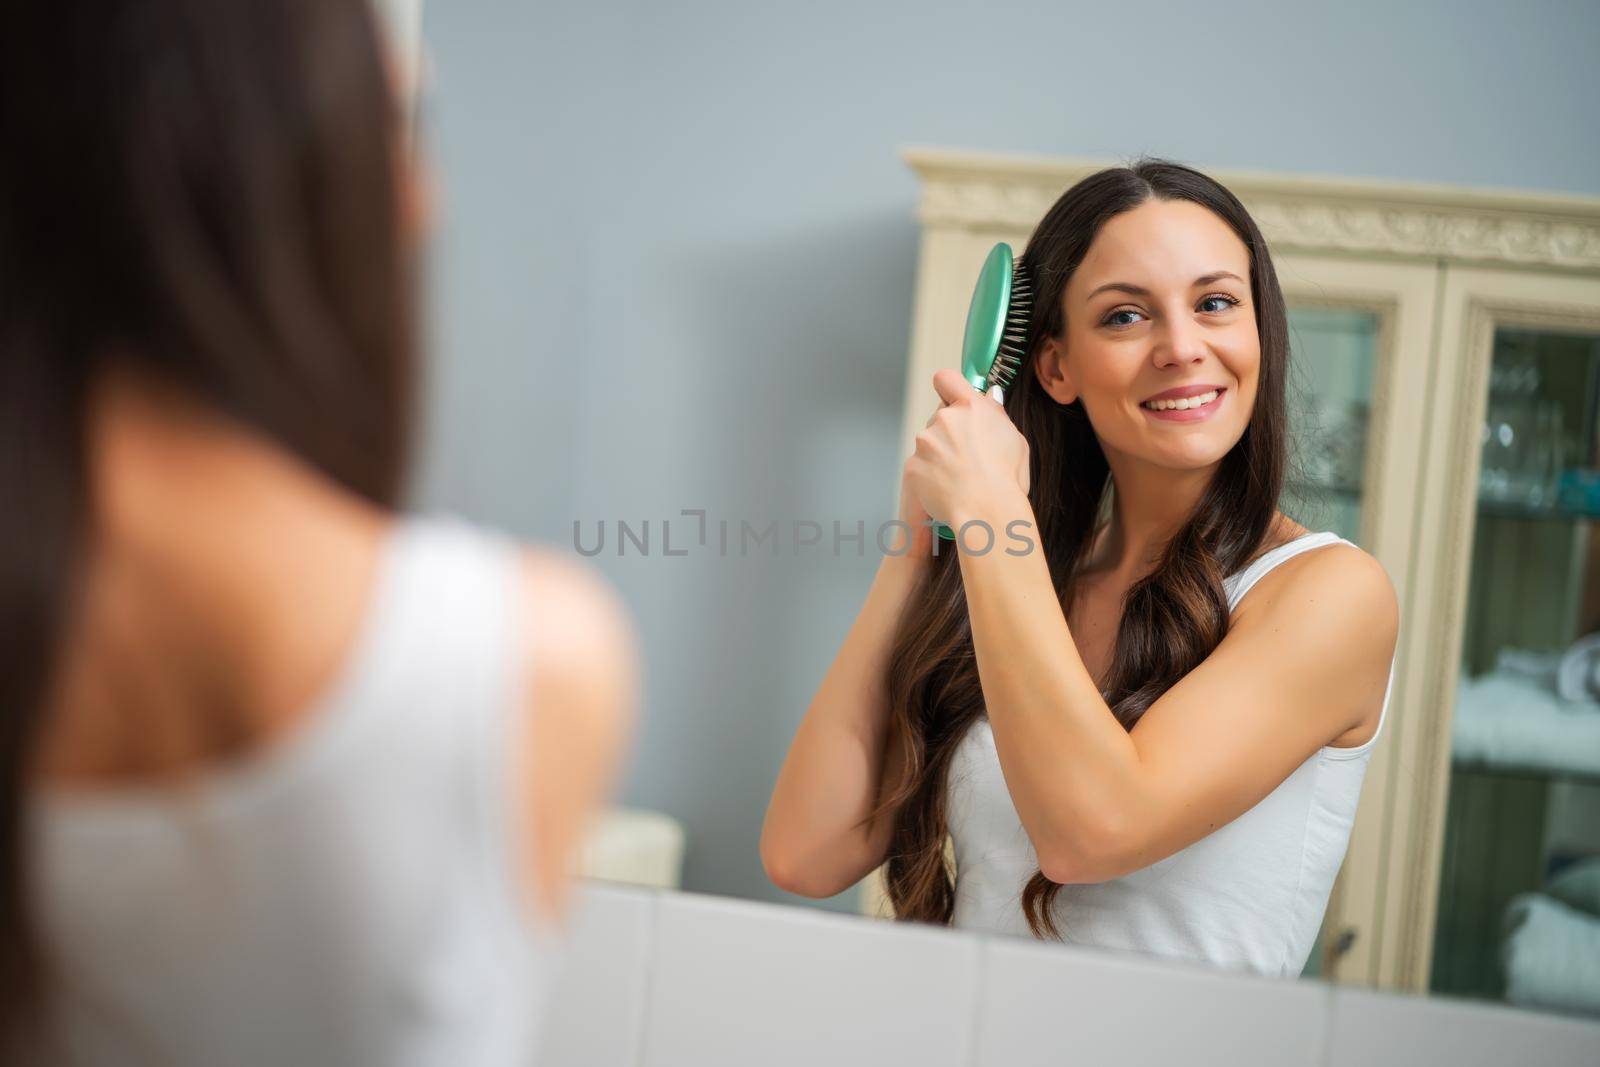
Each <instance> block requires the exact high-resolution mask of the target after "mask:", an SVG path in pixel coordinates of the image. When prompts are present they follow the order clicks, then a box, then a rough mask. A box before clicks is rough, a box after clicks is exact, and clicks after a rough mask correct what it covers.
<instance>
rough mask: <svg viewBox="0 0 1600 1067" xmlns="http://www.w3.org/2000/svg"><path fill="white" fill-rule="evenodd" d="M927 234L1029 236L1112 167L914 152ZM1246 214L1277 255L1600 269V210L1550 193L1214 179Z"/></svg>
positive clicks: (1248, 175)
mask: <svg viewBox="0 0 1600 1067" xmlns="http://www.w3.org/2000/svg"><path fill="white" fill-rule="evenodd" d="M904 158H905V159H906V161H907V162H908V163H910V164H911V166H912V168H913V169H915V170H916V171H917V173H918V174H919V175H920V176H921V177H922V181H923V186H922V198H921V203H920V205H919V208H918V217H919V218H920V219H921V221H922V223H923V225H924V226H954V227H964V228H971V229H993V228H996V227H1006V228H1020V229H1023V230H1031V229H1032V228H1033V225H1034V223H1036V222H1038V221H1039V219H1040V218H1041V217H1042V216H1043V215H1044V213H1045V211H1046V210H1047V209H1048V208H1049V207H1050V205H1051V204H1053V203H1055V200H1056V198H1057V197H1058V196H1060V195H1061V194H1062V192H1064V191H1065V190H1066V189H1067V188H1068V187H1069V186H1071V185H1072V184H1073V183H1074V182H1076V181H1077V180H1078V179H1080V178H1083V177H1085V176H1087V175H1089V174H1092V173H1094V172H1095V171H1097V170H1100V169H1101V168H1103V167H1107V166H1115V165H1116V163H1115V162H1114V161H1111V160H1105V161H1099V162H1094V163H1087V162H1075V161H1067V160H1051V159H1041V158H1037V157H1027V156H990V155H976V154H971V153H965V152H946V151H939V150H932V149H912V150H908V151H906V152H905V153H904ZM1207 173H1208V174H1210V175H1211V176H1212V177H1214V178H1216V179H1217V180H1218V181H1220V182H1222V184H1224V185H1226V186H1227V187H1228V188H1229V189H1230V190H1232V191H1233V193H1234V195H1236V196H1238V197H1239V199H1240V200H1241V201H1242V202H1243V203H1244V205H1245V206H1246V207H1247V208H1249V209H1250V213H1251V215H1253V216H1254V217H1255V220H1256V224H1257V225H1258V226H1260V227H1261V232H1262V234H1263V235H1264V236H1265V237H1266V238H1267V241H1268V243H1269V244H1271V245H1272V246H1273V248H1274V249H1281V250H1290V249H1293V250H1297V251H1306V252H1352V253H1360V254H1363V255H1373V256H1380V257H1382V258H1385V259H1389V258H1396V257H1410V258H1429V259H1432V258H1442V259H1450V260H1454V261H1456V262H1460V263H1483V264H1499V265H1521V264H1526V265H1532V266H1539V267H1556V268H1563V269H1573V270H1600V206H1597V202H1596V201H1595V200H1593V199H1589V198H1586V197H1576V196H1561V195H1557V194H1550V193H1526V192H1524V193H1498V192H1488V191H1479V190H1466V189H1460V188H1456V187H1451V186H1442V185H1423V184H1401V183H1394V182H1372V181H1356V180H1352V179H1331V178H1314V177H1298V176H1289V175H1270V174H1263V173H1259V172H1254V171H1237V170H1207Z"/></svg>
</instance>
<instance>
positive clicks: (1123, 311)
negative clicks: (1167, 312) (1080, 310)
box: [1100, 293, 1239, 329]
mask: <svg viewBox="0 0 1600 1067" xmlns="http://www.w3.org/2000/svg"><path fill="white" fill-rule="evenodd" d="M1213 300H1216V301H1221V303H1222V306H1221V307H1217V308H1210V309H1207V310H1210V311H1211V312H1212V313H1213V314H1216V313H1218V312H1223V311H1227V310H1228V309H1229V308H1233V307H1237V306H1238V305H1239V301H1237V300H1235V299H1234V298H1233V297H1231V296H1224V295H1222V294H1220V293H1213V294H1211V295H1210V296H1208V297H1206V298H1205V299H1203V300H1201V301H1200V307H1201V308H1202V309H1206V305H1207V304H1210V303H1211V302H1212V301H1213ZM1139 314H1142V312H1139V311H1135V310H1134V309H1133V308H1118V309H1117V310H1115V311H1113V312H1111V313H1110V314H1108V315H1107V316H1106V317H1105V318H1103V319H1101V320H1100V325H1102V326H1110V327H1113V328H1115V329H1121V328H1123V327H1127V326H1132V325H1133V323H1131V322H1114V321H1112V320H1114V319H1115V318H1116V317H1117V316H1118V315H1139Z"/></svg>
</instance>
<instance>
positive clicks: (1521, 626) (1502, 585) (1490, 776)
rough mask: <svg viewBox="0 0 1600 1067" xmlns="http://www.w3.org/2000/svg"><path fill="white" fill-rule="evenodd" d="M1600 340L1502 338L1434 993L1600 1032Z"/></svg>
mask: <svg viewBox="0 0 1600 1067" xmlns="http://www.w3.org/2000/svg"><path fill="white" fill-rule="evenodd" d="M1597 404H1600V336H1597V335H1596V334H1593V333H1588V332H1584V331H1581V330H1561V331H1556V330H1548V329H1541V328H1537V327H1509V326H1506V325H1503V324H1500V323H1497V324H1496V325H1495V327H1494V332H1493V342H1492V349H1491V364H1490V373H1489V378H1488V398H1487V404H1486V406H1485V408H1484V412H1485V414H1484V417H1483V419H1482V426H1481V431H1480V433H1479V434H1478V444H1479V445H1480V446H1481V449H1482V454H1481V460H1480V464H1481V465H1480V469H1479V474H1478V479H1477V501H1476V510H1475V514H1474V515H1473V516H1472V520H1471V521H1472V530H1473V533H1472V548H1471V557H1470V564H1469V568H1468V577H1467V590H1466V602H1465V613H1464V625H1463V634H1462V641H1461V647H1460V661H1459V664H1458V672H1459V673H1458V678H1457V681H1456V696H1455V704H1454V710H1453V716H1452V723H1451V730H1450V734H1451V738H1450V749H1449V781H1448V801H1447V805H1446V809H1445V815H1444V830H1443V836H1444V840H1443V852H1442V859H1441V866H1440V869H1439V880H1438V893H1437V902H1436V921H1435V925H1434V930H1433V947H1432V965H1431V968H1430V970H1429V975H1430V977H1429V988H1430V990H1431V991H1432V992H1435V993H1440V994H1449V995H1454V996H1463V997H1473V998H1480V999H1487V1000H1495V1001H1504V1002H1508V1003H1511V1004H1514V1005H1518V1006H1522V1007H1528V1008H1533V1009H1537V1010H1542V1011H1571V1012H1577V1013H1580V1014H1589V1015H1597V1016H1600V977H1597V975H1600V538H1597V537H1596V536H1595V520H1596V519H1597V518H1600V435H1597V431H1596V425H1597V418H1596V414H1597Z"/></svg>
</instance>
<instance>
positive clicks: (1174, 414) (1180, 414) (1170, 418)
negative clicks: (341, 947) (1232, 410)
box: [1139, 389, 1228, 422]
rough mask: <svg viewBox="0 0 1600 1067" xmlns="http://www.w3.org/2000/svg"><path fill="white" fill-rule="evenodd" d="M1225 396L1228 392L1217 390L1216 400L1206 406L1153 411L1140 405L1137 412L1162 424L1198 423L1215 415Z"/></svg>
mask: <svg viewBox="0 0 1600 1067" xmlns="http://www.w3.org/2000/svg"><path fill="white" fill-rule="evenodd" d="M1227 395H1228V391H1227V390H1226V389H1219V390H1217V398H1216V399H1215V400H1213V401H1211V403H1209V404H1206V405H1205V406H1204V407H1198V408H1183V409H1181V410H1180V409H1177V408H1171V409H1169V410H1167V411H1153V410H1151V409H1150V408H1147V407H1145V406H1144V405H1143V404H1140V405H1139V410H1140V411H1142V412H1144V413H1145V414H1146V415H1149V416H1150V417H1151V418H1152V419H1160V420H1161V421H1162V422H1199V421H1201V420H1202V419H1209V418H1210V417H1211V416H1212V415H1215V414H1216V413H1217V409H1219V408H1221V407H1222V401H1223V400H1224V399H1225V398H1226V397H1227Z"/></svg>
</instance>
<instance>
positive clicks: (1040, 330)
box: [869, 158, 1289, 940]
mask: <svg viewBox="0 0 1600 1067" xmlns="http://www.w3.org/2000/svg"><path fill="white" fill-rule="evenodd" d="M1150 200H1164V201H1172V200H1187V201H1190V202H1193V203H1195V204H1199V205H1200V206H1202V207H1205V208H1207V209H1209V210H1210V211H1211V212H1212V213H1213V214H1214V215H1216V216H1217V217H1218V218H1220V219H1221V220H1222V221H1224V222H1226V223H1227V224H1228V225H1229V226H1230V227H1231V228H1232V229H1233V231H1234V233H1236V234H1237V235H1238V237H1239V239H1240V240H1241V241H1242V242H1244V245H1245V247H1246V248H1247V249H1248V250H1249V253H1250V288H1251V293H1252V296H1253V298H1254V304H1255V309H1256V323H1257V331H1258V336H1259V341H1260V350H1261V369H1260V378H1259V383H1258V387H1257V393H1256V402H1255V409H1254V410H1253V411H1252V412H1251V415H1250V422H1249V424H1248V425H1247V426H1246V427H1245V431H1244V434H1243V435H1242V436H1241V437H1240V439H1239V441H1238V442H1237V443H1236V444H1235V445H1234V447H1233V448H1231V449H1230V450H1229V451H1228V453H1227V455H1225V456H1224V457H1223V458H1222V461H1221V464H1220V466H1219V467H1218V470H1217V472H1216V475H1215V477H1214V478H1213V479H1212V481H1211V483H1210V485H1209V486H1208V487H1207V489H1206V491H1205V493H1204V494H1203V495H1202V496H1201V498H1200V501H1199V503H1198V505H1197V506H1196V507H1195V509H1194V511H1193V512H1192V513H1191V514H1190V515H1189V517H1188V519H1187V520H1186V521H1185V522H1184V524H1183V526H1182V527H1181V528H1180V529H1179V530H1178V531H1177V532H1176V533H1175V534H1174V535H1173V536H1172V538H1171V539H1170V540H1169V541H1168V542H1167V544H1166V545H1165V546H1164V549H1163V552H1162V554H1161V557H1160V560H1159V562H1158V564H1157V566H1156V568H1155V570H1154V571H1153V572H1152V573H1150V574H1149V575H1147V576H1146V577H1144V578H1143V579H1141V580H1140V581H1138V582H1136V583H1135V584H1134V585H1133V586H1132V587H1131V588H1130V589H1129V590H1128V592H1127V595H1126V597H1125V598H1124V600H1123V604H1122V617H1121V621H1120V623H1119V624H1118V628H1117V636H1116V646H1115V653H1114V656H1113V661H1112V665H1111V668H1110V673H1109V675H1108V677H1107V682H1106V684H1107V688H1106V689H1105V690H1104V691H1103V692H1102V694H1101V695H1102V696H1103V697H1104V698H1105V700H1106V703H1107V704H1108V705H1110V707H1111V710H1112V713H1113V714H1114V715H1115V716H1116V718H1117V721H1118V722H1119V723H1121V724H1122V727H1123V728H1124V729H1127V730H1131V729H1133V726H1134V724H1135V723H1137V722H1138V721H1139V718H1140V716H1142V715H1143V714H1144V712H1145V710H1146V709H1147V708H1149V707H1150V705H1151V704H1153V703H1155V701H1156V699H1157V698H1158V697H1160V696H1161V694H1162V693H1165V692H1166V691H1167V690H1168V689H1169V688H1171V687H1172V686H1173V685H1174V684H1176V683H1177V682H1178V680H1179V679H1181V678H1182V677H1183V676H1184V675H1185V674H1187V673H1188V672H1190V671H1191V670H1193V669H1194V668H1195V667H1196V666H1198V665H1199V664H1200V663H1201V661H1203V660H1204V659H1205V658H1206V657H1207V656H1208V655H1209V654H1210V653H1211V651H1212V650H1213V649H1215V648H1216V647H1217V645H1218V644H1219V643H1221V641H1222V639H1223V637H1224V636H1225V635H1226V634H1227V632H1228V602H1227V596H1226V592H1225V590H1224V587H1223V578H1224V576H1225V575H1229V574H1233V573H1235V572H1237V571H1238V570H1240V569H1242V568H1243V567H1244V566H1245V565H1246V564H1247V563H1248V562H1249V561H1250V560H1251V559H1252V558H1253V557H1254V556H1255V555H1256V554H1257V553H1258V551H1259V550H1260V549H1262V548H1263V547H1264V543H1265V540H1266V538H1267V536H1268V534H1269V531H1270V530H1271V528H1272V525H1273V521H1274V519H1275V517H1276V513H1277V509H1278V502H1279V496H1280V494H1281V492H1282V489H1283V485H1284V480H1285V471H1286V468H1287V467H1288V462H1289V461H1288V454H1287V446H1286V422H1287V414H1286V410H1285V409H1286V404H1287V400H1286V396H1287V377H1288V371H1289V339H1288V320H1287V312H1286V309H1285V306H1284V300H1283V294H1282V292H1281V290H1280V289H1279V287H1278V279H1277V275H1276V273H1275V272H1274V270H1273V266H1272V259H1271V257H1270V255H1269V254H1268V251H1267V245H1266V242H1265V241H1264V240H1263V238H1262V236H1261V232H1260V230H1259V229H1258V228H1257V227H1256V224H1255V222H1254V221H1253V220H1252V219H1251V218H1250V215H1249V213H1248V212H1246V211H1245V208H1244V206H1243V205H1242V204H1241V203H1240V202H1239V201H1238V199H1237V198H1236V197H1234V195H1233V194H1232V193H1230V192H1229V191H1228V190H1227V189H1226V188H1224V187H1223V186H1222V185H1220V184H1219V183H1218V182H1216V181H1215V180H1213V179H1211V178H1209V177H1207V176H1206V175H1204V174H1202V173H1200V172H1199V171H1197V170H1194V169H1192V168H1189V167H1186V166H1183V165H1181V164H1179V163H1175V162H1172V161H1169V160H1164V159H1151V158H1141V159H1139V160H1137V161H1135V162H1133V163H1132V164H1130V165H1129V166H1125V167H1114V168H1108V169H1105V170H1102V171H1099V172H1097V173H1095V174H1091V175H1089V176H1088V177H1086V178H1084V179H1083V180H1082V181H1080V182H1078V183H1077V184H1076V185H1074V186H1073V187H1072V188H1070V189H1068V190H1067V191H1066V192H1065V193H1064V194H1062V196H1061V198H1060V199H1059V200H1057V201H1056V203H1055V204H1054V206H1052V207H1051V208H1050V210H1049V212H1047V213H1046V214H1045V216H1044V218H1043V219H1042V220H1040V222H1039V224H1038V226H1037V227H1036V228H1035V229H1034V231H1033V235H1032V236H1031V237H1030V238H1029V239H1028V244H1027V248H1026V250H1025V251H1024V252H1023V254H1022V256H1021V258H1020V262H1021V263H1022V265H1023V266H1024V267H1025V268H1026V269H1027V271H1028V273H1029V275H1030V276H1031V278H1032V280H1033V291H1034V308H1035V314H1034V316H1033V319H1032V321H1031V322H1030V323H1029V324H1028V332H1027V337H1026V342H1025V353H1026V354H1025V356H1024V359H1023V363H1022V367H1021V369H1020V372H1019V373H1018V375H1017V379H1016V381H1015V382H1014V383H1013V385H1012V388H1011V390H1010V392H1009V394H1008V395H1007V397H1006V399H1005V408H1006V413H1007V414H1008V415H1009V416H1010V417H1011V420H1012V422H1013V423H1014V424H1015V425H1016V427H1017V429H1018V430H1019V431H1021V433H1022V435H1023V437H1024V438H1025V439H1026V440H1027V442H1028V447H1029V466H1030V475H1031V482H1030V486H1031V487H1030V490H1029V494H1028V496H1029V500H1030V502H1031V504H1032V507H1033V511H1034V515H1035V517H1036V519H1037V522H1038V530H1037V533H1038V539H1039V543H1040V545H1041V547H1042V550H1043V551H1044V553H1045V560H1046V563H1047V564H1048V567H1049V571H1050V576H1051V582H1052V584H1053V585H1054V587H1055V593H1056V597H1057V599H1058V600H1059V601H1060V603H1061V606H1062V610H1063V612H1068V611H1070V609H1071V602H1072V595H1073V588H1074V581H1075V575H1076V573H1077V571H1078V569H1079V568H1080V567H1081V566H1082V564H1083V563H1084V562H1085V561H1086V559H1087V556H1088V553H1089V551H1090V548H1091V547H1092V545H1093V543H1094V537H1095V535H1096V533H1097V532H1098V530H1099V528H1100V524H1101V523H1102V521H1103V514H1104V513H1105V511H1106V510H1107V508H1108V505H1109V502H1110V492H1109V491H1110V490H1111V488H1112V481H1111V477H1110V467H1109V464H1108V463H1107V461H1106V458H1105V453H1104V451H1103V450H1102V449H1101V446H1100V443H1099V440H1098V439H1097V438H1096V436H1095V432H1094V429H1093V427H1092V426H1091V425H1090V423H1089V418H1088V415H1087V413H1086V412H1085V410H1084V407H1083V402H1082V399H1081V398H1080V399H1077V400H1074V401H1073V402H1072V403H1071V404H1067V405H1065V406H1062V405H1060V404H1058V403H1057V402H1056V401H1055V400H1054V399H1052V398H1051V397H1050V396H1049V394H1047V393H1046V392H1045V391H1044V389H1043V388H1042V387H1041V386H1040V385H1039V382H1038V379H1037V378H1036V377H1035V376H1034V374H1033V361H1034V360H1035V359H1036V358H1037V356H1038V352H1039V350H1040V348H1041V347H1042V345H1043V343H1044V342H1045V340H1046V339H1048V338H1053V337H1060V336H1062V333H1063V331H1064V330H1065V327H1066V321H1065V313H1064V311H1063V309H1062V306H1061V305H1062V292H1063V291H1064V289H1065V288H1066V285H1067V280H1068V279H1069V278H1071V277H1072V273H1073V271H1075V270H1076V269H1077V268H1078V266H1079V264H1080V263H1082V261H1083V258H1084V256H1085V255H1086V254H1087V253H1088V250H1089V247H1090V245H1091V244H1092V243H1093V241H1094V238H1095V236H1096V235H1097V234H1098V233H1099V232H1100V228H1101V227H1102V226H1104V225H1105V224H1106V222H1108V221H1109V220H1110V219H1112V218H1114V217H1116V216H1117V215H1120V214H1122V213H1123V212H1125V211H1129V210H1131V209H1133V208H1135V207H1137V206H1139V205H1140V204H1143V203H1145V202H1147V201H1150ZM930 563H931V566H930V567H929V568H928V572H927V574H926V576H925V577H924V578H923V580H922V582H921V584H920V585H919V587H918V589H917V591H916V592H915V593H914V594H913V597H912V600H911V602H910V603H909V604H908V606H907V609H906V611H905V612H904V613H903V615H902V617H901V620H900V623H899V625H898V627H897V628H896V631H895V634H894V639H893V646H892V652H891V655H890V659H889V665H888V678H887V692H888V702H889V715H890V729H891V730H892V731H894V733H895V734H896V735H897V736H898V737H899V739H900V742H901V746H902V751H904V752H905V753H906V754H907V755H906V759H907V764H906V773H905V775H904V776H903V778H902V779H901V783H902V784H901V785H900V787H899V788H897V789H895V790H893V791H892V792H891V793H890V794H889V795H887V796H885V797H884V798H883V800H882V801H881V802H880V804H879V805H878V807H877V808H876V809H875V810H874V812H873V813H872V815H871V816H869V819H876V818H879V817H882V816H884V815H886V814H889V813H892V819H893V834H892V840H891V843H890V847H889V854H888V858H887V860H886V865H885V886H886V890H887V893H888V896H889V900H890V903H891V904H892V906H893V908H894V912H895V917H896V918H897V919H900V920H906V921H919V922H928V923H935V924H939V925H948V924H949V923H950V920H951V917H952V914H953V912H954V908H955V882H954V872H953V871H952V870H951V869H950V867H949V864H948V863H947V861H946V858H945V849H944V842H945V836H946V834H947V833H948V812H947V807H946V780H947V778H948V775H949V769H950V763H951V759H952V757H953V756H954V754H955V751H956V747H957V745H958V744H959V743H960V741H961V739H962V737H963V736H964V735H965V734H966V732H967V730H968V729H969V728H970V727H971V726H972V725H973V723H974V722H975V720H977V719H978V718H980V717H981V716H982V715H983V714H984V706H983V694H982V690H981V688H980V686H979V680H978V670H977V660H976V658H975V657H974V654H973V647H972V631H971V626H970V622H969V620H968V617H967V603H966V594H965V591H964V589H963V587H962V580H961V568H960V563H959V560H958V558H957V553H955V552H953V551H951V552H944V553H941V554H940V555H939V556H937V557H936V558H934V559H933V560H931V561H930ZM1060 888H1061V886H1060V885H1059V884H1057V883H1055V882H1053V881H1051V880H1050V879H1049V878H1047V877H1046V876H1045V875H1044V873H1043V872H1042V871H1036V872H1035V873H1034V874H1033V876H1032V877H1031V878H1030V879H1029V881H1028V882H1027V884H1026V886H1025V887H1024V888H1023V891H1022V906H1023V913H1024V916H1025V918H1026V919H1027V922H1028V926H1029V928H1030V929H1031V930H1032V931H1033V934H1034V936H1035V937H1039V938H1044V937H1046V936H1048V937H1051V938H1055V939H1058V940H1060V939H1061V933H1060V931H1059V930H1058V929H1057V927H1056V923H1055V920H1054V917H1053V915H1052V910H1051V906H1052V903H1053V902H1054V900H1055V897H1056V894H1057V893H1058V892H1059V890H1060Z"/></svg>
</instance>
